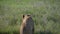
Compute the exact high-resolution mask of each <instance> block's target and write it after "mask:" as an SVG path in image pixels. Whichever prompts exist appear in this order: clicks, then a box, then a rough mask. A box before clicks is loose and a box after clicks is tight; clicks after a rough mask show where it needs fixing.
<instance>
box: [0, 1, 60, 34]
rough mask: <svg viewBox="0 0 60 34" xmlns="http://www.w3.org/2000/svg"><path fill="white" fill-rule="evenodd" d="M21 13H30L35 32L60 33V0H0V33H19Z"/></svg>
mask: <svg viewBox="0 0 60 34" xmlns="http://www.w3.org/2000/svg"><path fill="white" fill-rule="evenodd" d="M22 14H31V15H33V16H32V18H33V20H34V22H35V23H34V24H35V25H34V26H35V34H60V27H59V26H60V25H59V24H60V18H59V17H60V0H0V34H19V28H20V24H21V22H22Z"/></svg>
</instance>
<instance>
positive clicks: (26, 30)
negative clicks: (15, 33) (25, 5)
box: [20, 15, 34, 34]
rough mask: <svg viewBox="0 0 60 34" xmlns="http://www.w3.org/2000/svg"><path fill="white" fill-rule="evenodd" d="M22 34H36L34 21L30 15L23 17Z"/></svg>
mask: <svg viewBox="0 0 60 34" xmlns="http://www.w3.org/2000/svg"><path fill="white" fill-rule="evenodd" d="M20 34H34V21H33V19H32V18H31V16H30V15H24V16H23V20H22V24H21V27H20Z"/></svg>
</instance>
